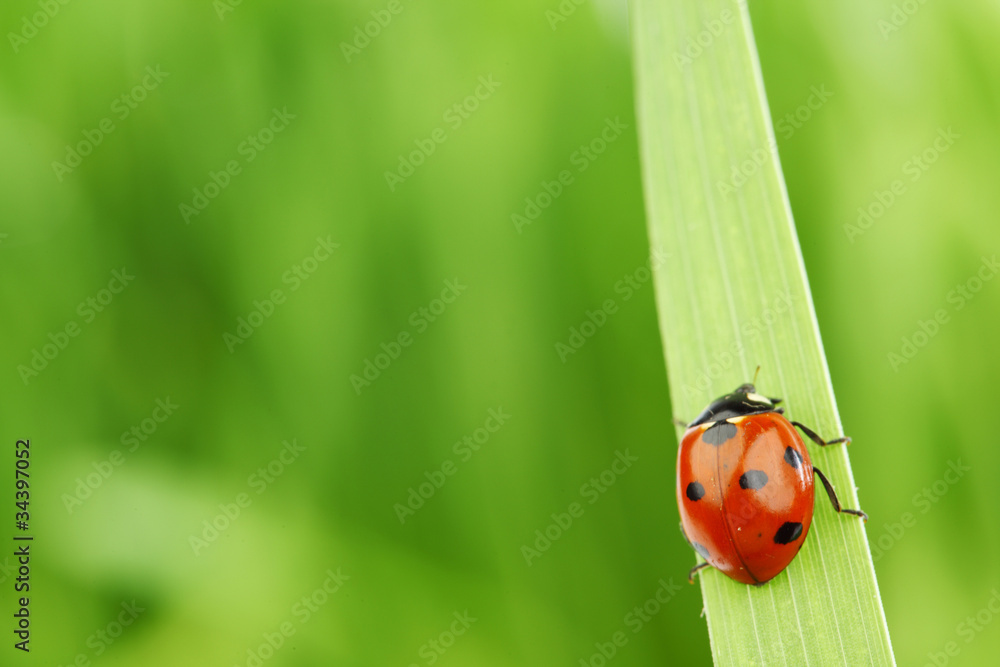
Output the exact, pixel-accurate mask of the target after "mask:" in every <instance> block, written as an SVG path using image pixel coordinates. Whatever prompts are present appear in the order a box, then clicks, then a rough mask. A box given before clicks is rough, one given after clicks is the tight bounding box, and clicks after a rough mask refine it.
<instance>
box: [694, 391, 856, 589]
mask: <svg viewBox="0 0 1000 667" xmlns="http://www.w3.org/2000/svg"><path fill="white" fill-rule="evenodd" d="M780 402H781V399H780V398H766V397H764V396H761V395H759V394H757V392H756V389H755V388H754V385H753V384H744V385H741V386H740V387H738V388H737V389H736V391H734V392H733V393H731V394H726V395H725V396H722V397H721V398H718V399H716V400H715V401H712V403H710V404H709V406H708V407H707V408H705V410H704V411H703V412H702V413H701V414H700V415H699V416H698V418H697V419H695V420H694V421H693V422H691V423H690V424H683V423H681V425H682V426H686V428H687V430H686V432H685V433H684V437H683V439H682V440H681V446H680V450H679V451H678V454H677V505H678V507H679V509H680V513H681V529H682V530H683V531H684V535H685V537H686V538H687V540H688V542H689V543H690V544H691V547H692V548H694V550H695V551H697V552H698V554H699V555H700V556H701V557H702V558H704V559H705V561H706V562H704V563H701V564H699V565H696V566H695V567H694V568H692V569H691V573H690V574H689V575H688V579H689V580H690V581H693V578H694V574H695V573H696V572H698V571H699V570H701V569H702V568H705V567H708V566H712V567H714V568H716V569H717V570H720V571H722V572H723V573H724V574H726V575H727V576H729V577H730V578H732V579H735V580H736V581H739V582H742V583H744V584H754V585H760V584H763V583H765V582H767V581H769V580H771V579H773V578H774V577H775V576H777V575H778V574H779V573H780V572H781V571H782V570H784V569H785V568H786V567H788V564H789V563H791V562H792V559H793V558H795V555H796V554H797V553H798V552H799V549H800V548H802V544H803V543H804V541H805V539H806V535H807V534H808V533H809V525H810V524H811V523H812V516H813V497H814V494H813V491H814V489H813V473H815V474H816V475H817V476H818V477H819V479H820V481H821V482H823V486H824V487H825V488H826V493H827V495H828V496H829V497H830V501H831V502H832V503H833V508H834V510H836V511H837V512H843V513H845V514H854V515H857V516H860V517H862V518H863V519H864V520H865V521H867V520H868V516H867V515H866V514H865V513H864V512H862V511H861V510H851V509H844V508H842V507H841V506H840V501H839V500H837V494H836V493H835V492H834V490H833V486H832V485H831V484H830V481H829V480H828V479H827V478H826V476H825V475H824V474H823V473H822V472H820V471H819V469H818V468H815V467H813V465H812V462H811V461H810V460H809V452H808V451H806V446H805V443H804V442H803V441H802V438H801V437H800V436H799V434H798V432H797V431H796V430H795V429H796V427H798V428H799V429H801V430H802V432H803V433H804V434H806V436H808V437H809V439H810V440H812V441H813V442H815V443H816V444H817V445H820V446H822V447H825V446H826V445H833V444H836V443H848V442H850V438H837V439H835V440H829V441H825V440H823V439H822V438H821V437H819V436H818V435H816V433H814V432H813V431H812V430H810V429H809V428H807V427H805V426H803V425H802V424H800V423H798V422H795V421H789V420H788V419H786V418H785V416H784V409H783V408H779V407H777V405H778V403H780Z"/></svg>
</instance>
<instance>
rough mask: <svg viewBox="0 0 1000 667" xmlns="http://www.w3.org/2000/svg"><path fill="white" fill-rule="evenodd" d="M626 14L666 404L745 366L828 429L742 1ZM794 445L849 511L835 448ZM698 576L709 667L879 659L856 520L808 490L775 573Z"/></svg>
mask: <svg viewBox="0 0 1000 667" xmlns="http://www.w3.org/2000/svg"><path fill="white" fill-rule="evenodd" d="M631 10H632V11H631V14H632V16H631V19H632V39H633V44H634V50H635V70H636V85H637V113H638V116H639V128H640V143H641V150H642V160H643V173H644V186H645V193H646V202H647V203H646V208H647V215H648V220H649V234H650V240H651V244H652V245H653V246H654V248H658V249H662V250H664V251H666V252H667V253H669V254H670V260H669V261H667V262H665V263H663V264H662V265H661V266H660V267H659V269H658V271H657V275H656V286H657V303H658V307H659V318H660V327H661V330H662V335H663V343H664V349H665V354H666V359H667V367H668V371H669V380H670V390H671V396H672V399H673V406H674V412H675V414H676V415H677V416H678V417H682V418H691V417H693V416H694V415H696V414H697V413H698V412H699V411H700V410H701V408H702V407H704V405H705V404H706V403H707V402H708V400H710V399H711V398H714V397H715V396H718V395H720V394H722V393H725V392H727V391H729V390H732V389H733V388H734V387H736V386H737V385H739V384H740V383H743V382H748V381H750V380H751V379H752V377H753V373H754V369H755V368H756V367H757V365H758V364H759V365H761V367H762V370H761V373H760V377H759V379H758V388H759V389H760V391H761V393H765V394H767V395H770V396H780V397H783V398H784V399H785V400H786V407H787V410H788V415H789V416H790V417H791V418H793V419H796V420H798V421H801V422H803V423H806V424H809V425H811V426H813V427H814V428H815V430H816V431H817V432H818V433H820V434H822V435H824V436H826V437H828V438H833V437H835V436H838V435H841V434H842V430H841V424H840V419H839V416H838V414H837V407H836V403H835V400H834V396H833V389H832V386H831V382H830V375H829V371H828V369H827V365H826V360H825V357H824V353H823V346H822V342H821V340H820V336H819V329H818V325H817V323H816V317H815V313H814V311H813V304H812V300H811V297H810V292H809V286H808V282H807V279H806V274H805V268H804V266H803V262H802V256H801V252H800V249H799V246H798V240H797V237H796V233H795V228H794V224H793V221H792V215H791V210H790V207H789V203H788V198H787V194H786V192H785V186H784V180H783V178H782V174H781V166H780V163H779V161H778V158H777V152H776V150H775V149H774V148H773V147H774V146H775V139H774V132H773V128H772V126H771V121H770V114H769V112H768V108H767V101H766V97H765V93H764V86H763V81H762V79H761V75H760V67H759V63H758V60H757V52H756V47H755V45H754V40H753V34H752V30H751V27H750V18H749V15H748V13H747V11H746V8H745V6H743V5H741V4H737V3H735V2H731V1H727V0H634V1H633V2H632V4H631ZM689 47H691V48H690V49H689ZM686 56H689V57H686ZM746 160H750V162H748V163H746V164H745V165H744V169H743V171H744V172H745V173H748V174H749V175H747V176H746V177H745V182H740V179H735V180H734V179H733V166H734V165H739V164H741V163H743V162H744V161H746ZM750 165H756V166H750ZM720 184H722V185H720ZM854 446H856V447H865V446H873V445H872V443H864V442H858V443H856V444H855V445H854ZM809 449H810V453H811V454H812V457H813V462H814V463H815V465H816V466H817V467H819V468H821V469H822V470H823V471H824V472H826V473H827V475H828V477H830V479H831V481H832V482H833V484H834V486H835V487H836V489H837V491H838V493H839V496H840V499H841V502H842V503H843V504H844V506H845V507H859V506H860V505H859V502H858V497H857V494H856V491H855V487H854V480H853V477H852V474H851V469H850V464H849V461H848V458H847V452H846V448H845V447H844V446H832V447H828V448H826V449H824V450H820V448H819V447H815V446H812V445H810V447H809ZM680 539H681V538H680V537H678V541H679V545H680V544H682V542H680ZM678 548H680V546H678ZM685 548H686V547H685ZM694 562H695V556H694V554H692V565H693V564H694ZM700 580H701V587H702V593H703V596H704V600H705V611H706V616H707V619H708V627H709V634H710V637H711V641H712V652H713V655H714V657H715V662H716V664H717V665H792V666H794V667H799V666H801V665H817V666H824V667H825V666H827V665H850V666H851V667H855V666H856V665H869V664H870V665H893V664H895V661H894V658H893V653H892V645H891V643H890V640H889V633H888V629H887V627H886V622H885V614H884V612H883V609H882V603H881V599H880V598H879V592H878V584H877V582H876V580H875V571H874V567H873V565H872V559H871V553H870V551H869V549H868V543H867V541H866V538H865V532H864V527H863V524H862V522H861V521H860V520H859V519H855V518H853V517H850V516H846V515H837V514H836V513H834V512H833V510H832V508H831V507H830V505H829V504H828V503H827V499H826V497H825V494H823V493H822V491H817V496H816V509H815V518H814V522H813V527H812V529H811V531H810V533H809V536H808V539H807V541H806V544H805V546H804V547H803V549H802V551H801V552H800V553H799V556H798V557H797V558H796V559H795V561H794V562H793V563H792V564H791V566H790V567H789V568H788V569H787V571H786V572H785V573H782V574H781V575H779V576H778V577H777V578H776V579H774V580H773V581H771V582H770V583H769V584H767V585H765V586H762V587H759V588H753V587H749V586H744V585H742V584H738V583H735V582H733V581H731V580H730V579H728V578H727V577H725V576H724V575H722V574H721V573H719V572H716V571H713V570H706V571H704V572H703V573H702V576H701V577H700Z"/></svg>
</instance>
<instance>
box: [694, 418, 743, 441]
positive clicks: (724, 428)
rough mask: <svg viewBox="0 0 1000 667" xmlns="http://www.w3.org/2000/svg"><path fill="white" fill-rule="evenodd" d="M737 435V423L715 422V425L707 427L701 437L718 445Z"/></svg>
mask: <svg viewBox="0 0 1000 667" xmlns="http://www.w3.org/2000/svg"><path fill="white" fill-rule="evenodd" d="M735 435H736V425H735V424H730V423H729V422H724V421H723V422H715V425H714V426H712V427H710V428H707V429H705V432H704V433H702V434H701V439H702V440H704V441H705V442H707V443H708V444H710V445H715V446H716V447H718V446H719V445H721V444H724V443H726V442H728V441H729V440H730V439H732V438H733V436H735Z"/></svg>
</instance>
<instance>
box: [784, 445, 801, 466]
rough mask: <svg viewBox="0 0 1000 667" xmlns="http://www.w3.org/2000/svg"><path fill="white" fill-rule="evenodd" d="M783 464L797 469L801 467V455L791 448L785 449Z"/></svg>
mask: <svg viewBox="0 0 1000 667" xmlns="http://www.w3.org/2000/svg"><path fill="white" fill-rule="evenodd" d="M785 463H787V464H788V465H790V466H792V467H793V468H795V469H798V468H799V467H801V466H802V455H801V454H799V453H798V452H797V451H795V450H794V449H792V448H791V447H785Z"/></svg>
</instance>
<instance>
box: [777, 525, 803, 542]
mask: <svg viewBox="0 0 1000 667" xmlns="http://www.w3.org/2000/svg"><path fill="white" fill-rule="evenodd" d="M801 535H802V524H801V523H796V522H794V521H786V522H785V523H783V524H781V528H779V529H778V532H776V533H775V534H774V543H775V544H789V543H790V542H794V541H795V540H797V539H799V536H801Z"/></svg>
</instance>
